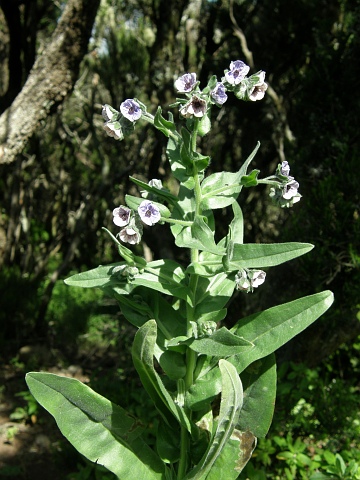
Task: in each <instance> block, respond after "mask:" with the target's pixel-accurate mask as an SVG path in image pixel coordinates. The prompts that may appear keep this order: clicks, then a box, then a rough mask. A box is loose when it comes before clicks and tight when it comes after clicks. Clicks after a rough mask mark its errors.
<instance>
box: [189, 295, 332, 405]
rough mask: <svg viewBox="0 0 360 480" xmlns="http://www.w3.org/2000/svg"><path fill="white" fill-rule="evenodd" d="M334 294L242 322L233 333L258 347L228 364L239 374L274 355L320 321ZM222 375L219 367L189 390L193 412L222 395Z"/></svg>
mask: <svg viewBox="0 0 360 480" xmlns="http://www.w3.org/2000/svg"><path fill="white" fill-rule="evenodd" d="M333 300H334V297H333V294H332V292H330V291H328V290H326V291H324V292H320V293H317V294H315V295H309V296H307V297H303V298H300V299H298V300H294V301H292V302H289V303H284V304H283V305H278V306H277V307H272V308H270V309H268V310H264V311H263V312H259V313H255V314H254V315H251V316H249V317H246V318H243V319H241V320H239V322H238V324H237V325H235V326H234V327H233V328H232V329H231V330H230V331H231V332H232V333H234V334H236V335H239V336H240V337H243V338H244V339H245V340H247V341H249V342H251V343H253V344H254V345H255V347H254V348H253V349H251V350H246V351H244V352H243V353H242V354H241V355H234V356H232V357H230V358H229V361H230V362H231V363H232V364H233V365H235V366H236V369H237V371H238V373H239V374H241V372H243V371H244V370H245V368H246V367H248V366H249V365H250V364H251V363H253V362H255V361H256V360H259V359H260V358H264V357H266V356H267V355H270V354H271V353H273V352H275V351H276V350H277V349H278V348H280V347H282V346H283V345H284V344H285V343H287V342H288V341H289V340H291V339H292V338H293V337H295V336H296V335H298V334H299V333H300V332H302V331H303V330H305V328H307V327H308V326H309V325H311V324H312V323H313V322H314V321H315V320H316V319H318V318H319V317H320V316H321V315H322V314H323V313H324V312H326V310H327V309H328V308H329V307H330V306H331V304H332V302H333ZM219 380H220V376H219V373H218V370H217V369H216V368H212V369H210V370H208V371H206V372H205V374H204V375H199V377H198V379H197V380H196V382H195V383H194V384H193V385H192V386H191V388H190V389H189V391H188V393H187V396H186V401H187V405H188V406H189V408H191V409H192V410H200V408H201V406H205V405H208V404H209V403H210V402H211V401H212V400H213V399H214V398H215V397H216V395H217V394H218V393H219V392H220V383H219Z"/></svg>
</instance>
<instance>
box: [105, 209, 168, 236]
mask: <svg viewBox="0 0 360 480" xmlns="http://www.w3.org/2000/svg"><path fill="white" fill-rule="evenodd" d="M112 213H113V222H114V223H115V225H117V226H118V227H122V228H121V230H120V232H119V233H118V235H117V236H118V237H119V238H120V240H121V241H122V242H124V243H130V245H135V244H137V243H139V242H140V240H141V235H142V232H143V223H144V224H145V225H149V226H152V225H155V223H157V222H159V221H160V219H161V215H160V210H159V209H158V207H157V206H156V205H155V204H154V203H152V202H150V201H149V200H144V201H143V202H141V203H140V205H139V206H138V208H137V212H134V211H133V210H131V208H128V207H125V206H124V205H120V207H117V208H114V210H113V212H112Z"/></svg>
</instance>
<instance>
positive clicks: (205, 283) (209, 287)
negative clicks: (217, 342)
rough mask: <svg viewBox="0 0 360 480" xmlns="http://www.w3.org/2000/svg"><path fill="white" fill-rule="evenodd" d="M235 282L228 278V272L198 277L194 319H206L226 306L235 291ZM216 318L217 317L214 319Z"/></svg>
mask: <svg viewBox="0 0 360 480" xmlns="http://www.w3.org/2000/svg"><path fill="white" fill-rule="evenodd" d="M234 288H235V282H234V281H233V280H231V279H229V278H228V276H227V275H226V273H218V274H216V275H213V276H211V277H202V278H199V279H198V284H197V289H196V297H195V312H194V320H196V321H205V320H207V318H206V317H207V316H208V315H210V318H209V320H211V315H212V314H214V313H215V312H218V311H220V310H221V309H223V307H225V305H226V304H227V303H228V301H229V299H230V298H231V296H232V294H233V293H234ZM213 321H217V320H215V318H214V319H213Z"/></svg>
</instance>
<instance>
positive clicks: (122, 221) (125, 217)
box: [113, 205, 131, 227]
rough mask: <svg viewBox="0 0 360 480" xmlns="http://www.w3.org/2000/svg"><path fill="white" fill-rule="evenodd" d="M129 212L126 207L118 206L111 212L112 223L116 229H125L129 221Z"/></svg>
mask: <svg viewBox="0 0 360 480" xmlns="http://www.w3.org/2000/svg"><path fill="white" fill-rule="evenodd" d="M130 216H131V210H130V208H128V207H124V206H123V205H120V207H117V208H114V210H113V222H114V223H115V225H117V226H118V227H125V225H127V224H128V223H129V221H130Z"/></svg>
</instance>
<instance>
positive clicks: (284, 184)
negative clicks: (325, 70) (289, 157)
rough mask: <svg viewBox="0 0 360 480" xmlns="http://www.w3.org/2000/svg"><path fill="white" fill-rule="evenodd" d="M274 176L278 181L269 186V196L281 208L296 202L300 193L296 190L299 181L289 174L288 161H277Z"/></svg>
mask: <svg viewBox="0 0 360 480" xmlns="http://www.w3.org/2000/svg"><path fill="white" fill-rule="evenodd" d="M276 177H277V179H278V180H279V181H280V183H277V184H276V185H273V186H272V187H271V188H270V197H271V199H272V201H273V202H274V203H275V205H278V206H279V207H281V208H289V207H292V206H293V205H294V203H297V202H298V201H299V200H300V198H301V195H300V193H299V192H298V189H299V183H298V182H297V181H296V180H295V179H294V177H291V176H290V166H289V163H288V162H286V161H284V162H282V163H279V165H278V167H277V169H276Z"/></svg>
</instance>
